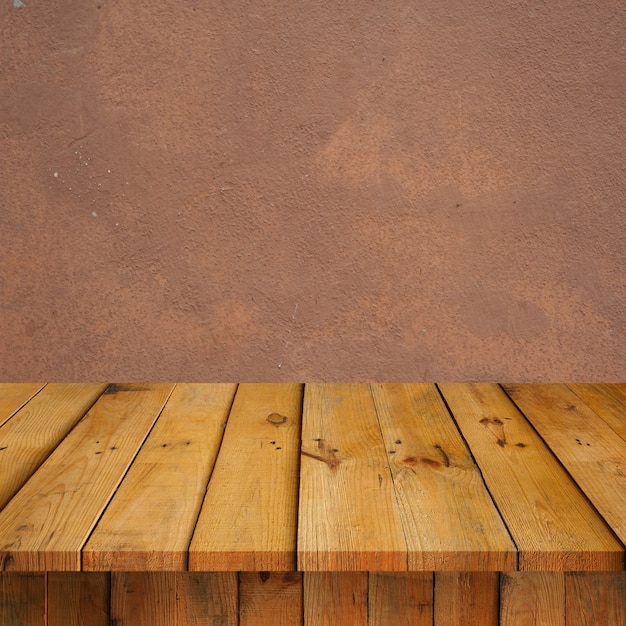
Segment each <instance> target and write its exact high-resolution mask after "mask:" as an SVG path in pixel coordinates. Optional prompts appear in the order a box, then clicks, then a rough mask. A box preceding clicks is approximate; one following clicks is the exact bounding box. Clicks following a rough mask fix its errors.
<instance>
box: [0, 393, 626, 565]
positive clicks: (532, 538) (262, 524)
mask: <svg viewBox="0 0 626 626" xmlns="http://www.w3.org/2000/svg"><path fill="white" fill-rule="evenodd" d="M625 436H626V385H618V384H603V385H599V384H598V385H596V384H586V385H582V384H576V385H574V384H572V385H566V384H550V385H539V384H507V385H498V384H438V385H435V384H430V383H428V384H426V383H415V384H395V383H371V384H366V383H349V384H337V383H333V384H330V383H311V384H308V383H307V384H298V383H267V384H264V383H241V384H235V383H210V384H209V383H207V384H199V383H193V384H192V383H177V384H175V383H158V384H145V383H144V384H137V383H133V384H86V383H81V384H60V383H54V384H53V383H50V384H43V383H41V384H30V383H29V384H26V383H20V384H13V383H3V384H0V570H1V571H22V572H29V571H30V572H45V571H49V572H52V571H68V572H69V571H126V572H131V571H144V572H145V571H154V572H156V571H198V572H210V571H214V572H219V571H224V572H226V571H232V572H236V571H239V572H241V571H249V572H258V571H271V572H280V571H282V572H290V571H320V572H333V571H335V572H341V571H343V572H358V571H370V572H402V571H415V572H417V571H422V572H433V571H436V572H446V571H447V572H454V571H456V572H463V571H475V572H477V571H501V572H505V571H513V570H519V571H545V572H548V571H566V572H575V571H598V572H602V571H619V570H623V569H624V562H625V551H624V544H625V543H626V524H625V521H624V520H626V439H625Z"/></svg>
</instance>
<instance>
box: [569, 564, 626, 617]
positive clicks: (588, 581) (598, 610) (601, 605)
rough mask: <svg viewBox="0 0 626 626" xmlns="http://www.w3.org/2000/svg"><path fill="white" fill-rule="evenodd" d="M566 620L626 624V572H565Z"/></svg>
mask: <svg viewBox="0 0 626 626" xmlns="http://www.w3.org/2000/svg"><path fill="white" fill-rule="evenodd" d="M565 624H566V626H579V625H580V624H589V626H595V625H596V624H597V625H598V626H600V625H603V624H606V625H607V626H608V625H610V626H626V572H593V573H587V574H578V573H567V574H565Z"/></svg>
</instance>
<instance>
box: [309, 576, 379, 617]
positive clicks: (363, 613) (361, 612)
mask: <svg viewBox="0 0 626 626" xmlns="http://www.w3.org/2000/svg"><path fill="white" fill-rule="evenodd" d="M367 593H368V575H367V572H305V573H304V626H367V612H368V611H367Z"/></svg>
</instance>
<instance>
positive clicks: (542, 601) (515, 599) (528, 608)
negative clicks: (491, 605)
mask: <svg viewBox="0 0 626 626" xmlns="http://www.w3.org/2000/svg"><path fill="white" fill-rule="evenodd" d="M537 624H541V626H564V624H565V575H564V574H563V572H507V573H503V574H502V576H501V587H500V626H536V625H537Z"/></svg>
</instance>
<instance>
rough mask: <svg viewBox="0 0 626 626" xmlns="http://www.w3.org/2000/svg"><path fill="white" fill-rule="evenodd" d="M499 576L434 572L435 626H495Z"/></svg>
mask: <svg viewBox="0 0 626 626" xmlns="http://www.w3.org/2000/svg"><path fill="white" fill-rule="evenodd" d="M498 576H499V574H498V572H435V601H434V605H435V621H434V626H450V625H452V624H454V626H456V625H458V626H498Z"/></svg>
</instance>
